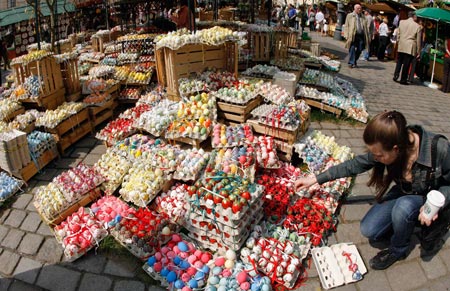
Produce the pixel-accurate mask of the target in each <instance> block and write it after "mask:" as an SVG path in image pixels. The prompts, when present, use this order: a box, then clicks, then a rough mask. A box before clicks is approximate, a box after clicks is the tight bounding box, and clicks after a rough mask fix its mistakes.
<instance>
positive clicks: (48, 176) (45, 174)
mask: <svg viewBox="0 0 450 291" xmlns="http://www.w3.org/2000/svg"><path fill="white" fill-rule="evenodd" d="M57 173H58V170H57V169H54V168H49V167H45V168H44V169H43V170H42V172H40V173H38V174H37V175H36V176H35V177H36V179H37V180H40V181H48V182H50V181H51V180H53V178H54V177H55V176H57ZM47 184H48V183H47Z"/></svg>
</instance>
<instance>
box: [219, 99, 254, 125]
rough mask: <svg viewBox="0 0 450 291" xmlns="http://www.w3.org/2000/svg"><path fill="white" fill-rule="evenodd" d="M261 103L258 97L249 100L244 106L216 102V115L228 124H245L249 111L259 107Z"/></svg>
mask: <svg viewBox="0 0 450 291" xmlns="http://www.w3.org/2000/svg"><path fill="white" fill-rule="evenodd" d="M261 102H262V98H261V97H260V96H258V97H257V98H255V99H253V100H250V101H249V102H248V103H247V104H245V105H239V104H231V103H227V102H222V101H217V115H218V116H219V117H220V118H223V119H225V120H226V121H230V122H239V123H242V122H246V121H247V119H249V118H250V113H251V111H252V110H253V109H255V108H256V107H257V106H259V105H260V104H261Z"/></svg>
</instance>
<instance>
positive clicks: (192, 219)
mask: <svg viewBox="0 0 450 291" xmlns="http://www.w3.org/2000/svg"><path fill="white" fill-rule="evenodd" d="M263 203H264V202H263V201H262V200H260V202H258V203H257V204H256V205H254V207H252V208H251V209H249V211H248V212H247V214H246V215H245V216H244V217H243V218H242V219H241V220H238V221H237V222H238V224H237V225H233V226H231V225H227V224H224V223H222V222H220V221H219V220H218V219H214V220H212V221H213V222H210V221H207V220H206V219H205V217H204V216H203V215H202V214H199V213H197V212H196V211H195V210H194V211H191V212H189V214H188V215H187V220H188V222H187V223H186V224H189V225H191V226H193V227H195V228H197V229H202V230H204V231H208V230H211V229H210V225H209V224H211V225H212V226H213V227H214V229H215V230H216V233H217V234H221V233H228V234H230V235H239V234H240V233H241V232H242V230H243V229H246V228H248V227H251V226H252V225H253V224H254V223H252V222H254V221H259V220H260V218H259V216H261V218H262V217H263V216H264V212H263V211H261V210H262V209H261V207H262V205H263ZM255 218H256V219H255ZM208 220H210V219H209V218H208Z"/></svg>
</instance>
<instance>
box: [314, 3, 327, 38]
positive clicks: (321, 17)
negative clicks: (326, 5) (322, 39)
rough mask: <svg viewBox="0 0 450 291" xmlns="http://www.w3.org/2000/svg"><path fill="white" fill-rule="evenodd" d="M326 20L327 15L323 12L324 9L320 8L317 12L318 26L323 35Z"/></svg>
mask: <svg viewBox="0 0 450 291" xmlns="http://www.w3.org/2000/svg"><path fill="white" fill-rule="evenodd" d="M324 21H325V15H324V14H323V12H322V10H321V9H320V8H319V9H317V13H316V28H318V30H319V32H320V34H321V35H323V25H324Z"/></svg>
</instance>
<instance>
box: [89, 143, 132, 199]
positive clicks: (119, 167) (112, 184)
mask: <svg viewBox="0 0 450 291" xmlns="http://www.w3.org/2000/svg"><path fill="white" fill-rule="evenodd" d="M130 167H131V162H130V161H129V159H127V156H126V155H125V156H124V155H122V153H120V152H119V151H117V150H114V148H113V149H108V150H107V151H106V153H105V154H103V155H102V156H101V157H100V159H99V160H98V161H97V163H95V165H94V168H95V169H96V171H97V172H98V173H100V174H101V175H102V176H103V177H105V178H106V181H105V182H103V184H102V189H103V190H104V191H105V192H106V193H108V194H112V193H113V192H114V191H115V190H116V189H117V188H118V187H119V186H120V184H122V181H123V177H124V176H125V174H126V173H128V170H129V169H130Z"/></svg>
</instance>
